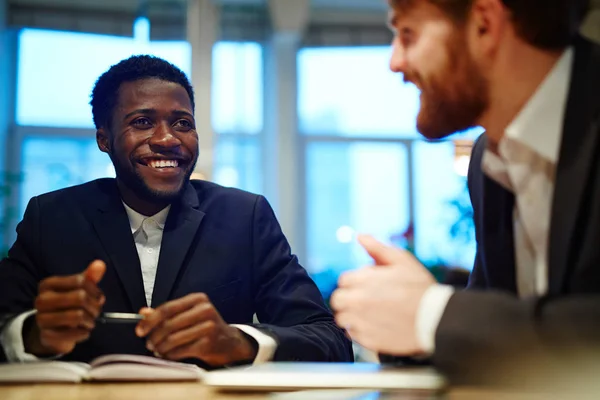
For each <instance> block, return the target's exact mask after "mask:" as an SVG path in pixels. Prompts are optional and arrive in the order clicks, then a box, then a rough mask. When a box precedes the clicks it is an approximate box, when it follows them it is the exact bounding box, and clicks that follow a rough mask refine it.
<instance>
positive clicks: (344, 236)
mask: <svg viewBox="0 0 600 400" xmlns="http://www.w3.org/2000/svg"><path fill="white" fill-rule="evenodd" d="M406 163H407V151H406V147H405V146H404V145H403V144H398V143H394V144H381V143H369V142H360V143H352V142H350V143H326V142H325V143H324V142H316V143H310V144H308V147H307V153H306V166H307V171H306V179H307V180H306V182H307V187H306V190H307V205H306V207H307V223H308V226H307V251H308V257H309V258H308V260H307V267H308V269H309V270H310V272H311V273H312V275H313V277H314V278H315V280H316V282H317V284H318V285H319V287H320V288H321V290H323V291H324V292H325V293H329V291H330V290H331V289H333V286H334V285H335V284H336V281H337V276H338V275H339V274H340V273H341V272H343V271H345V270H347V269H351V268H357V267H360V266H363V265H366V264H369V263H370V261H369V258H368V256H367V254H366V253H365V252H364V250H362V248H361V247H360V246H359V245H358V244H357V243H356V240H355V233H368V234H372V235H374V236H375V237H377V238H379V239H381V240H384V241H387V242H389V241H390V240H392V239H393V238H394V237H395V236H397V235H398V233H400V232H403V231H404V230H406V228H407V226H408V224H409V220H410V216H409V210H408V196H407V193H408V174H407V168H406Z"/></svg>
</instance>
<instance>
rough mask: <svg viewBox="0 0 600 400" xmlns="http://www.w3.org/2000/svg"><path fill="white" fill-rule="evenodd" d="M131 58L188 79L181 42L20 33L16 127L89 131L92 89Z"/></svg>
mask: <svg viewBox="0 0 600 400" xmlns="http://www.w3.org/2000/svg"><path fill="white" fill-rule="evenodd" d="M134 54H151V55H156V56H159V57H162V58H164V59H166V60H167V61H170V62H172V63H173V64H175V65H177V66H178V67H179V68H181V69H182V70H183V71H184V72H185V73H186V74H188V76H190V71H191V49H190V46H189V44H188V43H187V42H143V41H139V40H135V39H133V38H127V37H118V36H108V35H97V34H87V33H73V32H62V31H50V30H40V29H23V30H21V33H20V37H19V63H18V64H19V66H18V77H19V79H18V84H17V123H18V124H19V125H33V126H41V125H45V126H62V127H93V121H92V109H91V107H90V106H89V101H90V94H91V92H92V88H93V86H94V83H95V82H96V80H97V79H98V77H99V76H100V75H101V74H102V73H103V72H105V71H106V70H107V69H108V68H110V66H111V65H113V64H116V63H118V62H119V61H121V60H123V59H125V58H128V57H130V56H132V55H134ZM40 66H43V68H41V67H40Z"/></svg>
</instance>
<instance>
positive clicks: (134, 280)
mask: <svg viewBox="0 0 600 400" xmlns="http://www.w3.org/2000/svg"><path fill="white" fill-rule="evenodd" d="M109 182H110V183H109ZM92 215H93V217H92V223H93V225H94V229H95V230H96V233H97V234H98V237H99V238H100V241H101V243H102V245H103V247H104V249H105V250H106V253H107V254H108V256H109V258H110V263H111V264H112V266H113V267H114V269H115V270H116V272H117V275H118V277H119V279H120V280H121V283H122V285H123V288H124V290H125V292H126V293H127V297H128V299H129V302H130V303H131V307H132V310H133V311H134V312H137V311H138V310H139V309H140V308H141V307H145V306H146V300H145V295H144V285H143V281H142V272H141V268H140V260H139V257H138V254H137V250H136V248H135V243H134V241H133V235H132V234H131V226H130V225H129V219H128V218H127V213H126V211H125V208H124V207H123V204H122V203H121V196H120V195H119V191H118V189H117V186H116V183H115V182H114V181H107V184H106V186H105V187H103V188H102V193H101V195H100V196H99V207H98V208H97V209H96V210H94V211H93V214H92Z"/></svg>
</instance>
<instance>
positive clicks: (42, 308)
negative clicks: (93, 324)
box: [35, 289, 102, 318]
mask: <svg viewBox="0 0 600 400" xmlns="http://www.w3.org/2000/svg"><path fill="white" fill-rule="evenodd" d="M101 302H102V298H100V299H94V298H92V297H91V296H89V295H88V293H87V292H86V291H85V290H84V289H78V290H72V291H70V292H68V293H61V292H43V293H41V294H40V295H39V296H38V297H37V298H36V300H35V309H36V310H38V312H55V311H63V310H71V309H82V310H85V311H86V312H87V313H88V314H89V315H90V316H92V318H96V317H98V314H99V312H100V308H101V306H102V304H101Z"/></svg>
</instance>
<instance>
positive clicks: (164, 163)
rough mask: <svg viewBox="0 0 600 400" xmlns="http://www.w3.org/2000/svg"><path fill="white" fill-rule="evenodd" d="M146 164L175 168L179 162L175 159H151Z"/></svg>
mask: <svg viewBox="0 0 600 400" xmlns="http://www.w3.org/2000/svg"><path fill="white" fill-rule="evenodd" d="M148 165H149V166H151V167H152V168H177V167H178V166H179V162H178V161H177V160H152V161H150V162H149V163H148Z"/></svg>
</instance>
